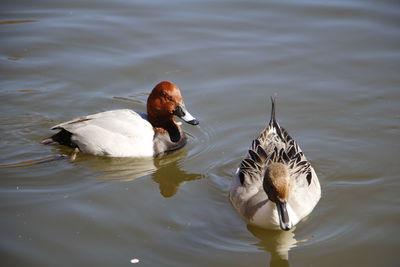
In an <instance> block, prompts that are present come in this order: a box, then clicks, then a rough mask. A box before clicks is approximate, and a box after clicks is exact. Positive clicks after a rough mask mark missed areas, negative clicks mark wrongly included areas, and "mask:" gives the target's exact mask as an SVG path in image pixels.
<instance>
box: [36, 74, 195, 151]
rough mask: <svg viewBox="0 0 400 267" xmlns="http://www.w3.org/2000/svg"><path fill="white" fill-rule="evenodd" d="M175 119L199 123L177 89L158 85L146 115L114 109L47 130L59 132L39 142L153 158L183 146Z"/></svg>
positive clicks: (180, 131)
mask: <svg viewBox="0 0 400 267" xmlns="http://www.w3.org/2000/svg"><path fill="white" fill-rule="evenodd" d="M175 116H176V117H179V118H180V119H182V120H183V121H184V122H186V123H188V124H191V125H198V124H199V121H198V120H197V119H196V118H194V117H193V116H192V115H191V114H190V113H189V112H188V110H187V109H186V107H185V104H184V99H183V97H182V94H181V91H180V89H179V88H178V87H177V86H176V85H175V84H174V83H172V82H169V81H162V82H160V83H158V84H157V85H156V86H155V87H154V88H153V90H152V91H151V93H150V95H149V97H148V99H147V114H146V113H138V112H135V111H133V110H130V109H116V110H109V111H105V112H100V113H96V114H92V115H87V116H82V117H79V118H75V119H73V120H70V121H67V122H63V123H60V124H57V125H55V126H53V127H51V130H60V131H59V132H57V133H56V134H54V135H52V136H50V137H48V138H45V139H44V140H42V143H43V144H46V145H47V144H59V145H64V146H69V147H72V148H74V149H75V150H74V151H75V153H77V152H83V153H87V154H92V155H96V156H107V157H134V158H141V157H157V156H160V155H162V154H164V153H167V152H171V151H175V150H178V149H180V148H182V147H183V146H185V144H186V135H185V133H184V131H183V130H182V129H181V127H180V124H181V123H180V122H176V121H175Z"/></svg>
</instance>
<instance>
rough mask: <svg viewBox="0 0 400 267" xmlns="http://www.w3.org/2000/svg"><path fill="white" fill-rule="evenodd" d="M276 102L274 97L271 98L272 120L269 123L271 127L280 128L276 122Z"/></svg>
mask: <svg viewBox="0 0 400 267" xmlns="http://www.w3.org/2000/svg"><path fill="white" fill-rule="evenodd" d="M275 101H276V97H272V96H271V103H272V105H271V120H270V121H269V125H270V126H275V127H277V128H278V123H277V122H276V118H275Z"/></svg>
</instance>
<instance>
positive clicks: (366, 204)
mask: <svg viewBox="0 0 400 267" xmlns="http://www.w3.org/2000/svg"><path fill="white" fill-rule="evenodd" d="M0 5H1V8H0V15H1V17H0V40H1V41H0V77H1V80H0V96H1V105H0V127H1V128H0V133H1V139H0V147H1V151H2V153H1V155H0V164H3V165H4V164H14V163H21V162H25V164H20V165H21V166H19V167H8V168H1V169H0V176H1V177H0V212H1V217H0V261H1V264H0V265H1V266H89V264H90V266H128V265H134V263H131V260H133V261H132V262H136V261H137V260H139V263H137V264H139V265H141V266H288V265H290V266H398V257H397V255H396V253H397V252H398V249H399V245H400V235H399V234H400V233H399V223H400V216H399V206H400V202H399V199H400V198H399V197H398V196H399V185H400V182H399V175H398V173H399V171H400V167H399V152H400V145H399V144H400V143H399V133H400V88H399V86H400V75H399V70H400V61H399V60H400V27H399V26H400V4H399V3H398V2H397V1H355V0H351V1H339V0H336V1H328V2H327V1H127V0H120V1H44V0H38V1H5V2H4V1H3V2H2V3H1V4H0ZM161 80H170V81H173V82H175V83H176V84H177V85H178V86H179V87H180V88H181V90H182V93H183V95H184V97H185V102H186V106H187V107H188V108H189V110H190V111H191V113H192V114H193V115H195V116H196V117H197V118H198V119H199V120H200V122H201V123H200V125H199V126H198V127H194V126H189V125H183V127H184V129H185V131H186V132H187V133H188V135H189V140H188V145H187V146H186V147H185V148H184V149H182V150H180V151H178V152H175V153H172V154H170V155H167V156H165V157H163V158H161V159H156V160H132V159H112V158H101V157H94V156H90V155H79V156H78V158H77V160H76V161H74V162H70V161H69V160H68V157H67V158H62V159H58V160H53V161H48V162H44V163H39V164H31V163H32V162H30V161H32V160H37V159H42V158H46V157H49V156H57V155H61V154H67V155H68V154H69V153H70V152H71V150H69V149H67V148H62V147H54V146H43V145H41V144H40V140H41V139H42V138H44V137H47V136H48V135H49V134H51V133H50V130H49V127H51V126H52V125H54V124H56V123H59V122H62V121H66V120H69V119H71V118H74V117H77V116H81V115H86V114H91V113H96V112H100V111H104V110H108V109H116V108H132V109H134V110H138V111H145V101H146V98H147V94H148V93H149V92H150V90H151V89H152V88H153V86H154V85H155V84H156V83H158V82H159V81H161ZM275 94H276V95H277V117H278V120H279V121H280V123H281V125H282V126H284V127H285V128H286V129H287V130H288V131H289V133H290V134H291V135H292V136H293V137H294V138H296V139H297V140H298V142H299V144H300V146H301V147H302V148H303V150H304V151H305V153H306V156H307V157H308V158H309V159H310V160H311V162H312V164H313V166H314V167H315V169H316V171H317V173H318V175H319V178H320V182H321V185H322V192H323V195H322V199H321V201H320V203H319V204H318V206H317V207H316V209H315V210H314V211H313V213H312V214H311V215H310V216H309V217H308V218H307V219H306V220H304V221H303V222H301V223H300V224H299V225H298V226H297V227H296V228H295V230H294V231H291V232H280V231H265V230H261V229H257V228H254V227H249V226H246V224H245V223H244V222H243V221H242V220H241V219H240V217H239V216H238V214H236V212H235V211H234V209H233V208H232V206H231V205H230V203H229V201H228V198H227V194H228V189H229V184H230V179H231V176H232V173H233V171H234V170H235V168H236V166H237V164H238V163H239V162H240V160H241V158H242V157H243V156H244V155H245V153H246V150H247V148H248V146H249V145H250V142H251V140H252V139H253V138H254V137H256V136H257V134H258V133H259V131H260V130H261V129H262V128H263V127H264V126H265V124H266V122H267V120H268V118H269V112H270V103H269V97H270V96H272V95H275Z"/></svg>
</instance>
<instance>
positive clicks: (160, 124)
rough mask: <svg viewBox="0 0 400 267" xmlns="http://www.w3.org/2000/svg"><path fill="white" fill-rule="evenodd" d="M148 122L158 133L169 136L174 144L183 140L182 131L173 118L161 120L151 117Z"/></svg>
mask: <svg viewBox="0 0 400 267" xmlns="http://www.w3.org/2000/svg"><path fill="white" fill-rule="evenodd" d="M148 120H149V122H150V123H151V125H152V126H153V127H154V129H155V130H156V131H158V132H159V133H162V134H168V135H169V138H170V139H171V141H172V142H174V143H175V142H178V141H179V140H180V139H181V138H182V134H181V129H180V127H179V126H178V124H176V122H175V120H174V118H173V116H170V117H167V118H161V119H160V118H154V117H152V116H150V115H149V116H148Z"/></svg>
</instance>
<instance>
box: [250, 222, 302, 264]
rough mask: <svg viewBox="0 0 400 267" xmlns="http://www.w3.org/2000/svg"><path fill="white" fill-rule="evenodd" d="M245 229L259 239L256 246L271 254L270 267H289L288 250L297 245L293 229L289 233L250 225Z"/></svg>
mask: <svg viewBox="0 0 400 267" xmlns="http://www.w3.org/2000/svg"><path fill="white" fill-rule="evenodd" d="M247 229H248V230H249V231H250V232H251V233H252V234H253V235H254V236H255V237H257V238H258V239H260V242H259V243H257V244H256V245H257V246H259V247H261V248H262V249H263V250H265V251H267V252H270V253H271V257H270V263H269V266H270V267H287V266H290V265H289V250H290V249H291V248H293V247H295V246H296V244H297V240H296V239H295V238H294V233H293V231H294V229H292V230H290V231H279V230H266V229H262V228H258V227H255V226H252V225H248V226H247Z"/></svg>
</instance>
